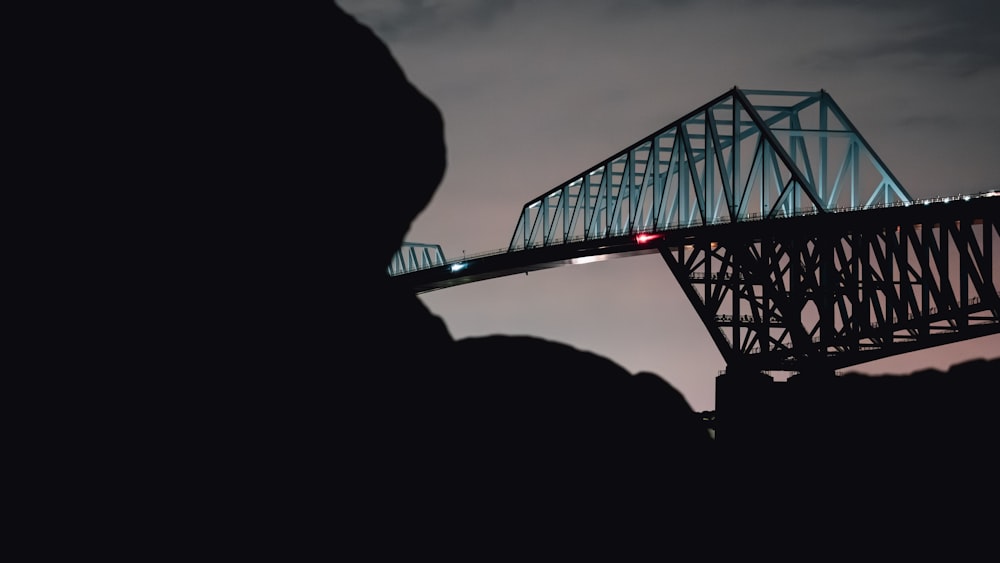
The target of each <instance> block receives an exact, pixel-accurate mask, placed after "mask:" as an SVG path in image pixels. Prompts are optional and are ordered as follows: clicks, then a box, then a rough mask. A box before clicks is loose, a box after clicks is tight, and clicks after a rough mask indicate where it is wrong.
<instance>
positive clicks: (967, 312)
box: [660, 192, 1000, 371]
mask: <svg viewBox="0 0 1000 563" xmlns="http://www.w3.org/2000/svg"><path fill="white" fill-rule="evenodd" d="M992 195H993V196H995V195H997V194H996V193H995V192H993V194H992ZM702 231H703V232H702V233H701V235H700V236H697V237H692V238H690V239H689V240H686V241H685V244H680V245H666V244H664V245H661V246H660V252H661V255H662V256H663V258H664V260H665V261H666V263H667V265H668V266H669V267H670V269H671V271H672V272H673V274H674V276H675V277H676V278H677V280H678V282H680V285H681V287H682V289H683V290H684V292H685V294H686V295H687V297H688V299H689V300H690V301H691V303H692V305H694V307H695V309H696V310H697V311H698V314H699V316H700V317H701V319H702V322H703V323H704V324H705V326H706V327H707V328H708V331H709V333H710V335H711V336H712V338H713V340H714V341H715V344H716V346H717V347H718V348H719V350H720V352H721V353H722V355H723V357H724V358H725V359H726V363H727V366H728V367H727V371H733V370H736V371H740V370H750V371H757V370H785V371H803V370H809V371H815V370H835V369H839V368H842V367H846V366H850V365H855V364H859V363H863V362H868V361H871V360H875V359H879V358H883V357H886V356H891V355H895V354H900V353H905V352H909V351H912V350H917V349H923V348H928V347H932V346H937V345H940V344H947V343H951V342H955V341H958V340H964V339H968V338H974V337H977V336H984V335H987V334H996V333H998V332H1000V295H998V293H997V288H998V287H1000V270H998V267H1000V197H973V196H966V197H955V198H944V199H942V200H941V201H938V202H933V203H931V202H928V203H926V204H924V203H919V204H915V205H909V204H904V205H898V206H892V207H887V208H881V209H873V210H868V211H856V212H849V213H837V214H827V215H822V216H813V217H798V218H789V219H785V220H780V221H759V222H755V223H744V224H739V225H720V226H716V227H709V228H706V229H703V230H702Z"/></svg>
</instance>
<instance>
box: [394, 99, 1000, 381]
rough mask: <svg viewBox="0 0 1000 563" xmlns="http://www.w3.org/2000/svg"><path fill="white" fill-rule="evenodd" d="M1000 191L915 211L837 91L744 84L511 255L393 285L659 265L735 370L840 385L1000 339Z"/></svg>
mask: <svg viewBox="0 0 1000 563" xmlns="http://www.w3.org/2000/svg"><path fill="white" fill-rule="evenodd" d="M996 195H998V194H997V192H996V191H995V190H994V191H992V192H989V193H983V194H975V195H968V196H964V197H961V196H949V197H946V198H938V199H936V200H933V201H920V202H915V201H913V199H912V198H911V197H910V195H909V194H908V193H907V192H906V190H905V189H904V188H903V187H902V185H901V184H900V183H899V181H898V180H897V179H896V177H895V176H894V175H893V174H892V172H891V171H890V170H889V169H888V167H886V166H885V164H884V163H883V162H882V160H881V159H880V158H879V157H878V156H877V155H876V154H875V152H874V150H873V149H872V147H871V146H870V145H869V144H868V142H867V141H865V139H864V138H863V137H862V136H861V134H860V132H859V131H858V130H857V129H856V128H855V127H854V125H853V124H852V123H851V121H850V120H849V119H848V118H847V116H846V114H845V113H844V112H843V111H842V110H841V109H840V108H839V106H838V105H837V104H836V103H835V102H834V101H833V99H832V98H831V97H830V95H829V94H827V93H826V92H825V91H819V92H789V91H769V90H741V89H739V88H733V89H732V90H730V91H729V92H726V93H725V94H723V95H721V96H719V97H717V98H716V99H714V100H712V101H710V102H708V103H707V104H705V105H703V106H702V107H700V108H698V109H696V110H694V111H692V112H690V113H688V114H687V115H686V116H684V117H682V118H681V119H679V120H677V121H675V122H674V123H672V124H670V125H668V126H666V127H664V128H662V129H660V130H659V131H657V132H655V133H653V134H651V135H649V136H648V137H646V138H645V139H642V140H640V141H639V142H637V143H634V144H633V145H631V146H630V147H628V148H626V149H624V150H623V151H620V152H619V153H617V154H615V155H613V156H611V157H609V158H607V159H605V160H603V161H601V162H599V163H598V164H597V165H595V166H593V167H591V168H589V169H587V170H585V171H583V172H582V173H580V174H578V175H575V176H573V177H571V178H570V179H568V180H567V181H565V182H563V183H562V184H560V185H558V186H556V187H555V188H553V189H550V190H547V191H546V192H545V193H543V194H542V195H540V196H538V197H537V198H535V199H533V200H531V201H529V202H528V203H526V204H525V205H524V206H523V208H522V211H521V213H520V215H519V218H518V223H517V227H516V228H515V230H514V235H513V237H512V238H511V242H510V245H509V248H508V251H507V252H506V253H502V254H499V255H491V256H483V257H479V258H477V259H473V260H465V259H464V258H463V260H462V261H453V262H447V261H443V254H442V253H441V252H440V248H437V254H436V255H434V257H432V256H431V255H428V254H427V253H426V252H424V254H423V256H424V259H423V260H422V261H419V260H417V259H416V258H417V255H416V254H415V253H414V249H413V248H412V247H410V248H408V249H404V250H406V251H407V252H409V254H410V256H411V260H409V261H403V260H396V261H394V264H393V268H390V273H392V274H394V275H395V276H396V277H397V279H399V281H400V283H405V284H407V285H410V286H411V287H413V288H414V289H415V290H416V291H418V292H420V291H428V290H432V289H439V288H443V287H450V286H452V285H458V284H462V283H469V282H472V281H477V280H480V279H489V278H493V277H499V276H504V275H510V274H514V273H520V272H527V271H531V270H538V269H543V268H548V267H555V266H560V265H564V264H578V263H582V262H585V261H586V260H585V258H586V257H588V256H600V255H617V256H630V255H638V254H645V253H651V252H659V254H660V255H661V256H662V257H663V259H664V261H665V262H666V264H667V266H668V267H669V268H670V270H671V271H672V272H673V274H674V276H675V278H676V279H677V281H678V282H679V284H680V286H681V288H682V289H683V291H684V293H685V294H686V296H687V297H688V299H689V300H690V302H691V304H692V305H693V306H694V308H695V309H696V310H697V312H698V315H699V317H700V318H701V320H702V322H703V323H704V324H705V326H706V328H707V329H708V331H709V333H710V335H711V337H712V338H713V340H714V341H715V343H716V345H717V347H718V348H719V350H720V352H721V353H722V356H723V357H724V358H725V361H726V364H727V372H732V371H736V372H740V371H747V372H750V371H771V370H779V371H800V372H801V371H824V370H825V371H831V372H832V371H833V370H836V369H840V368H844V367H847V366H851V365H856V364H859V363H864V362H868V361H872V360H876V359H880V358H884V357H887V356H892V355H895V354H901V353H906V352H910V351H914V350H918V349H923V348H928V347H932V346H938V345H942V344H948V343H951V342H956V341H959V340H965V339H969V338H975V337H979V336H985V335H989V334H996V333H998V332H1000V297H998V295H997V288H998V286H1000V279H998V275H1000V274H998V272H997V267H998V266H997V265H998V263H1000V256H998V253H1000V238H998V237H1000V225H998V217H1000V197H995V196H996ZM417 246H422V245H417ZM423 246H426V245H423ZM421 250H424V249H421ZM418 262H422V263H421V264H418Z"/></svg>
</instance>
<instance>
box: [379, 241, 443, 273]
mask: <svg viewBox="0 0 1000 563" xmlns="http://www.w3.org/2000/svg"><path fill="white" fill-rule="evenodd" d="M445 262H446V260H445V258H444V251H443V250H441V246H440V245H437V244H423V243H419V242H404V243H403V245H402V247H400V249H399V250H397V251H396V253H395V254H393V255H392V260H391V261H390V262H389V267H388V272H389V275H390V276H397V275H400V274H405V273H407V272H415V271H417V270H422V269H424V268H433V267H434V266H441V265H443V264H444V263H445Z"/></svg>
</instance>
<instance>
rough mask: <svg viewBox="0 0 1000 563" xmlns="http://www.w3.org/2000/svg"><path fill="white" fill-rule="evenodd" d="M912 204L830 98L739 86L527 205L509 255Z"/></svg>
mask: <svg viewBox="0 0 1000 563" xmlns="http://www.w3.org/2000/svg"><path fill="white" fill-rule="evenodd" d="M907 201H911V198H910V196H909V194H907V192H906V191H905V190H904V189H903V187H902V186H901V185H900V183H899V182H898V181H897V180H896V178H895V177H893V175H892V173H891V172H890V171H889V169H888V168H887V167H886V166H885V165H884V164H883V163H882V161H881V160H880V159H879V158H878V156H877V155H876V154H875V152H874V151H873V150H872V148H871V147H870V146H869V145H868V143H867V142H866V141H865V140H864V138H863V137H862V136H861V134H860V133H859V132H858V130H857V129H856V128H855V127H854V125H853V124H851V122H850V120H848V118H847V116H846V114H844V112H843V111H842V110H841V109H840V107H839V106H837V104H836V103H835V102H834V101H833V99H832V98H831V97H830V96H829V94H827V93H826V92H825V91H819V92H788V91H766V90H741V89H739V88H733V89H732V90H730V91H729V92H727V93H725V94H723V95H721V96H719V97H718V98H716V99H715V100H712V101H711V102H709V103H707V104H705V105H704V106H702V107H700V108H698V109H696V110H694V111H693V112H691V113H689V114H688V115H686V116H684V117H682V118H681V119H679V120H677V121H676V122H674V123H673V124H671V125H668V126H666V127H664V128H663V129H661V130H659V131H657V132H656V133H653V134H652V135H650V136H648V137H646V138H645V139H643V140H641V141H639V142H637V143H635V144H634V145H632V146H631V147H628V148H627V149H625V150H624V151H622V152H620V153H618V154H615V155H613V156H612V157H610V158H608V159H606V160H605V161H604V162H601V163H599V164H598V165H596V166H594V167H592V168H590V169H588V170H585V171H584V172H583V173H581V174H579V175H576V176H574V177H572V178H570V179H569V180H568V181H566V182H564V183H563V184H561V185H559V186H557V187H555V188H554V189H551V190H549V191H547V192H546V193H545V194H543V195H541V196H540V197H538V198H536V199H534V200H532V201H530V202H528V203H527V204H525V206H524V208H523V210H522V212H521V216H520V218H519V221H518V224H517V227H516V229H515V231H514V235H513V237H512V239H511V242H510V246H509V249H510V250H511V251H514V250H521V249H526V248H535V247H539V246H549V245H557V244H563V243H566V242H570V241H574V240H594V239H600V238H609V237H615V236H621V235H626V234H633V233H638V232H643V231H650V230H663V229H669V228H685V227H694V226H701V225H711V224H715V223H720V222H730V223H731V222H739V221H745V220H752V219H755V218H760V217H770V218H775V217H785V216H792V215H796V214H800V213H815V212H821V211H830V210H835V209H838V208H852V209H854V208H872V207H877V206H882V205H890V204H893V203H898V202H907Z"/></svg>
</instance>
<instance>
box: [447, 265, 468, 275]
mask: <svg viewBox="0 0 1000 563" xmlns="http://www.w3.org/2000/svg"><path fill="white" fill-rule="evenodd" d="M466 266H468V264H466V263H465V262H459V263H457V264H452V265H451V273H453V274H454V273H455V272H458V271H460V270H464V269H465V268H466Z"/></svg>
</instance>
